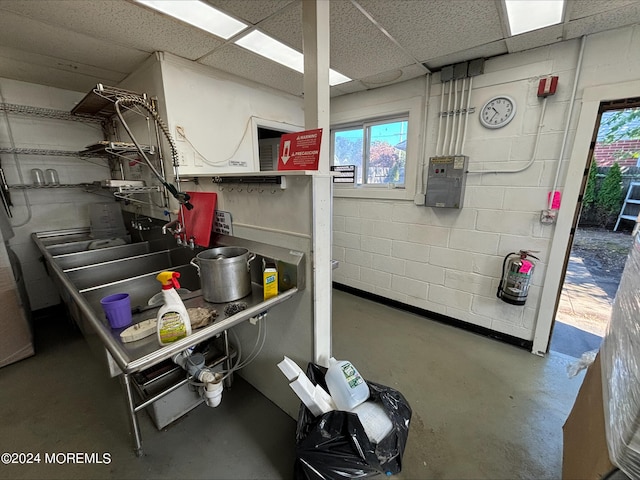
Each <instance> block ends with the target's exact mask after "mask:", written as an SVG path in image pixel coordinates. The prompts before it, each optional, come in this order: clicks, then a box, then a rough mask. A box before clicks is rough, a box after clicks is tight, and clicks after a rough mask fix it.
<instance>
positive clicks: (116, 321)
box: [100, 293, 132, 328]
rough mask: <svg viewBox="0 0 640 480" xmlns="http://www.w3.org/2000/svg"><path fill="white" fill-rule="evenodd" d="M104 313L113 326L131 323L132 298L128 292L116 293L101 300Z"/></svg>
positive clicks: (118, 326) (119, 326)
mask: <svg viewBox="0 0 640 480" xmlns="http://www.w3.org/2000/svg"><path fill="white" fill-rule="evenodd" d="M100 304H101V305H102V309H103V310H104V314H105V316H106V317H107V320H109V325H111V328H122V327H126V326H127V325H131V320H132V317H131V299H130V298H129V294H128V293H116V294H113V295H109V296H108V297H104V298H103V299H102V300H100Z"/></svg>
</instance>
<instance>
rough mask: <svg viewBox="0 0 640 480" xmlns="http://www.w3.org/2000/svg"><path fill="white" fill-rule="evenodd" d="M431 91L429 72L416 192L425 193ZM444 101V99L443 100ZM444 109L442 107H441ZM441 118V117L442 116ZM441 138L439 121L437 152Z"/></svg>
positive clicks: (428, 75) (425, 80)
mask: <svg viewBox="0 0 640 480" xmlns="http://www.w3.org/2000/svg"><path fill="white" fill-rule="evenodd" d="M430 91H431V74H430V73H427V75H426V76H425V79H424V111H423V114H422V130H421V132H422V148H421V152H420V155H421V156H420V158H422V164H421V165H420V167H419V168H418V175H416V194H423V195H424V192H423V191H422V187H423V186H424V158H425V157H426V155H427V126H428V119H427V114H428V113H429V92H430ZM440 103H442V100H441V102H440ZM440 109H441V110H442V107H440ZM440 118H441V117H440ZM439 140H440V121H438V135H437V138H436V152H437V151H438V142H439Z"/></svg>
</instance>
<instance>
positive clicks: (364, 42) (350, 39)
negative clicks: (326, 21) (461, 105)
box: [331, 2, 426, 78]
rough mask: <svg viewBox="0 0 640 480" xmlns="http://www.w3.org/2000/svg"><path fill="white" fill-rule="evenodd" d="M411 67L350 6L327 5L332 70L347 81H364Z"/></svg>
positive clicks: (405, 57) (410, 61) (400, 52)
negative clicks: (329, 9) (328, 10)
mask: <svg viewBox="0 0 640 480" xmlns="http://www.w3.org/2000/svg"><path fill="white" fill-rule="evenodd" d="M373 59H375V60H373ZM414 63H415V62H414V60H413V58H412V57H411V55H408V54H407V53H406V52H404V51H403V50H402V49H401V48H400V47H398V46H397V45H396V44H395V43H393V42H392V41H391V40H389V38H388V37H387V36H386V35H384V34H383V33H382V32H381V31H380V30H379V29H378V27H376V26H375V25H374V24H373V23H371V22H370V21H369V19H367V18H366V17H365V16H364V15H363V14H362V12H360V11H359V10H358V9H357V8H356V7H354V6H353V4H352V3H351V2H333V3H332V4H331V67H332V68H334V69H336V70H338V71H339V72H341V73H343V74H344V75H347V76H348V77H351V78H364V77H370V76H372V75H376V74H384V72H389V74H388V75H387V76H389V75H391V76H393V74H394V72H395V71H397V70H398V69H401V68H402V67H405V66H407V65H411V64H414ZM420 68H421V70H422V73H426V69H424V68H422V67H420Z"/></svg>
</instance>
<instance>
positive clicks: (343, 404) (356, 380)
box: [324, 357, 369, 411]
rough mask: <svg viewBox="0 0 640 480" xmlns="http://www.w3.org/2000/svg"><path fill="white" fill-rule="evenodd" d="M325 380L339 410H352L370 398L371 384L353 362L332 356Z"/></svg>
mask: <svg viewBox="0 0 640 480" xmlns="http://www.w3.org/2000/svg"><path fill="white" fill-rule="evenodd" d="M324 380H325V382H326V383H327V388H328V389H329V393H330V394H331V397H332V398H333V401H334V403H335V404H336V407H337V408H338V410H346V411H350V410H351V409H353V408H355V407H357V406H358V405H360V404H361V403H363V402H365V401H366V400H367V399H368V398H369V386H368V385H367V382H365V381H364V378H362V376H361V375H360V373H359V372H358V370H356V367H354V366H353V365H352V364H351V362H347V361H346V360H340V361H338V360H336V359H335V358H333V357H331V358H330V359H329V369H328V370H327V373H326V374H325V377H324Z"/></svg>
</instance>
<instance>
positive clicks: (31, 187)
mask: <svg viewBox="0 0 640 480" xmlns="http://www.w3.org/2000/svg"><path fill="white" fill-rule="evenodd" d="M88 187H97V188H100V184H99V183H95V182H94V183H60V184H58V185H30V184H16V185H9V189H10V190H39V189H41V188H88Z"/></svg>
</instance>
